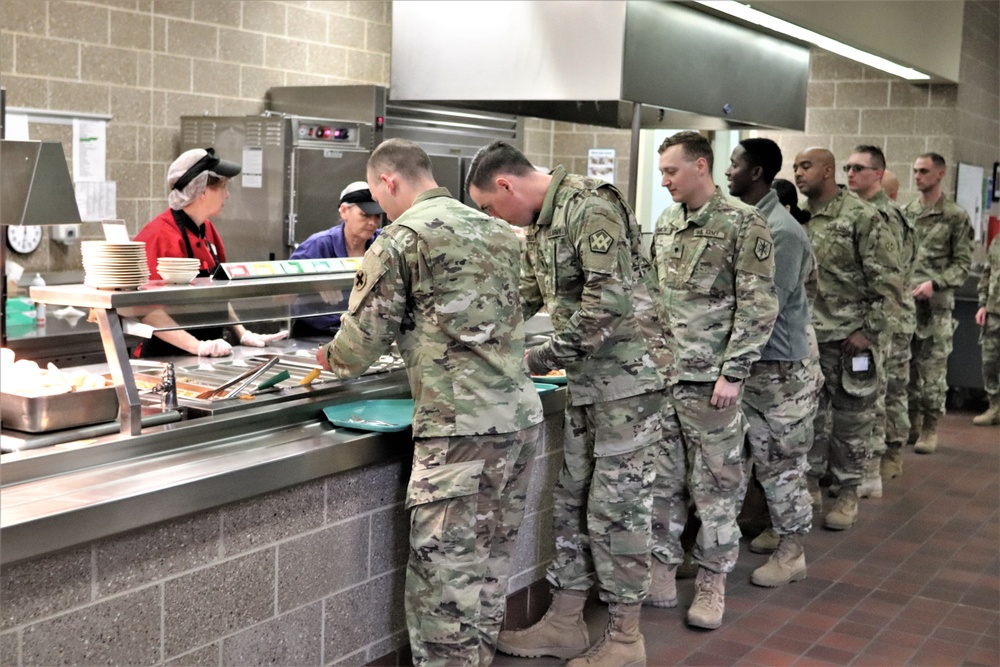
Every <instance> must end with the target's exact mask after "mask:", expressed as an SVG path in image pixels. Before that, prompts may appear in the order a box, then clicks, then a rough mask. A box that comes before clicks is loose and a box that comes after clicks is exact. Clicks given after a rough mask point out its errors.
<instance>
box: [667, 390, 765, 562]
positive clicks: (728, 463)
mask: <svg viewBox="0 0 1000 667" xmlns="http://www.w3.org/2000/svg"><path fill="white" fill-rule="evenodd" d="M714 385H715V383H714V382H681V383H678V384H676V385H674V386H673V387H671V389H670V400H669V402H668V404H667V405H666V406H665V407H664V411H663V413H664V414H663V422H664V426H663V429H664V433H663V444H662V449H661V454H660V456H659V457H658V458H657V460H656V483H655V490H654V492H653V554H654V556H655V557H656V558H657V559H659V560H660V561H662V562H664V563H680V562H682V561H683V560H684V549H683V547H682V546H681V533H682V532H684V524H685V523H686V522H687V517H688V502H689V500H690V501H691V502H692V503H693V504H694V507H695V510H696V511H697V513H698V516H699V517H700V518H701V528H700V529H699V530H698V536H697V537H696V539H695V546H694V551H693V553H692V555H693V557H694V559H695V561H697V562H698V564H699V565H701V566H703V567H705V568H706V569H708V570H711V571H712V572H719V573H728V572H732V570H733V568H734V567H735V566H736V560H737V558H738V557H739V553H740V536H741V533H740V529H739V526H737V525H736V515H737V514H738V513H739V510H740V503H741V502H742V500H743V497H742V496H741V495H740V491H741V490H743V489H745V485H744V474H743V456H742V452H743V438H744V435H745V434H746V430H747V423H746V419H745V418H744V417H743V412H742V411H741V410H740V402H739V401H737V402H736V404H735V405H732V406H730V407H728V408H722V409H719V408H714V407H712V405H711V403H710V401H711V399H712V391H713V389H714Z"/></svg>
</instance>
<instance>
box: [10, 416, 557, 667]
mask: <svg viewBox="0 0 1000 667" xmlns="http://www.w3.org/2000/svg"><path fill="white" fill-rule="evenodd" d="M562 434H563V427H562V412H561V411H560V412H557V413H555V414H553V415H550V416H549V417H547V419H546V424H545V444H544V445H543V447H542V448H541V450H540V451H539V452H538V456H537V458H536V460H535V463H534V469H533V470H532V477H531V482H530V485H529V490H528V499H527V511H526V513H525V518H524V523H523V525H522V528H521V532H520V535H519V536H518V541H517V548H516V550H515V553H514V556H513V561H514V562H513V567H512V578H511V582H510V586H509V590H510V591H511V592H514V591H517V590H519V589H521V588H524V587H525V586H527V585H528V584H530V583H531V582H533V581H536V580H538V579H540V578H542V577H543V576H544V569H545V566H546V565H547V563H548V560H549V558H550V557H551V555H552V532H551V526H552V492H551V490H552V486H553V485H554V483H555V479H556V475H557V474H558V472H559V468H560V466H561V464H562V449H561V446H562ZM409 470H410V462H409V460H404V461H390V462H385V463H381V464H376V465H372V466H368V467H365V468H360V469H357V470H352V471H348V472H345V473H341V474H338V475H333V476H331V477H327V478H325V479H320V480H316V481H314V482H309V483H306V484H302V485H299V486H296V487H292V488H289V489H285V490H282V491H277V492H274V493H269V494H266V495H262V496H259V497H257V498H252V499H250V500H246V501H243V502H239V503H234V504H231V505H226V506H223V507H220V508H217V509H213V510H209V511H206V512H200V513H197V514H193V515H190V516H187V517H182V518H179V519H175V520H171V521H165V522H162V523H159V524H156V525H153V526H149V527H147V528H142V529H139V530H135V531H131V532H128V533H124V534H121V535H117V536H113V537H110V538H107V539H104V540H98V541H95V542H92V543H90V544H85V545H82V546H80V547H77V548H74V549H71V550H68V551H65V552H62V553H59V554H55V555H51V556H46V557H41V558H38V559H33V560H28V561H23V562H20V563H15V564H12V565H7V566H4V567H3V568H2V569H0V601H2V609H0V665H3V666H4V667H50V666H51V665H60V664H76V665H171V666H177V667H179V666H181V665H184V666H206V667H207V666H212V667H220V666H230V665H239V666H241V667H250V666H251V665H279V666H282V665H285V666H288V667H293V666H294V667H305V666H307V665H313V666H317V667H318V666H320V665H333V664H343V665H363V664H367V663H369V662H371V661H373V660H376V659H378V658H382V657H383V656H387V655H389V654H391V653H393V652H394V651H396V650H397V649H400V648H403V647H406V646H408V641H409V640H408V638H407V634H406V622H405V618H404V612H403V580H404V571H405V565H406V558H407V553H408V539H407V538H408V534H409V524H408V522H407V518H406V514H405V512H404V509H403V501H404V498H405V492H406V483H407V478H408V476H409ZM382 664H386V663H382ZM389 664H392V663H389Z"/></svg>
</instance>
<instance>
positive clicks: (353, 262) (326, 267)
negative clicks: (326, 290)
mask: <svg viewBox="0 0 1000 667" xmlns="http://www.w3.org/2000/svg"><path fill="white" fill-rule="evenodd" d="M360 268H361V260H360V259H359V258H357V257H341V258H338V257H332V258H324V259H290V260H284V261H275V262H224V263H222V264H220V265H219V269H218V270H217V271H218V272H217V274H216V276H215V277H216V279H220V280H245V279H249V278H271V277H280V276H298V275H306V274H320V273H351V274H353V273H356V272H357V271H358V269H360Z"/></svg>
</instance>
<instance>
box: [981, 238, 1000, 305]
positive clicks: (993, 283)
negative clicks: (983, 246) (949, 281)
mask: <svg viewBox="0 0 1000 667" xmlns="http://www.w3.org/2000/svg"><path fill="white" fill-rule="evenodd" d="M986 255H987V256H986V266H984V267H983V272H982V273H981V274H980V275H979V307H980V308H985V309H986V312H987V313H993V314H994V315H1000V241H997V239H996V238H994V239H993V243H991V244H990V249H989V252H987V253H986Z"/></svg>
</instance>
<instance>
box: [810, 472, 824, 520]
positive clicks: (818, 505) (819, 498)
mask: <svg viewBox="0 0 1000 667" xmlns="http://www.w3.org/2000/svg"><path fill="white" fill-rule="evenodd" d="M806 485H807V486H808V487H809V496H810V497H811V498H812V506H813V514H815V513H816V512H819V511H821V510H822V509H823V494H822V493H820V490H819V480H818V479H816V478H815V477H813V476H812V475H809V476H807V477H806Z"/></svg>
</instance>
